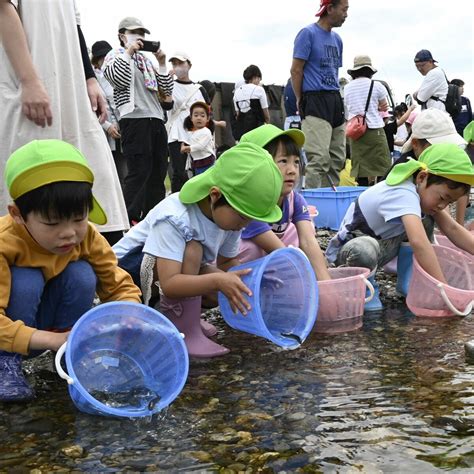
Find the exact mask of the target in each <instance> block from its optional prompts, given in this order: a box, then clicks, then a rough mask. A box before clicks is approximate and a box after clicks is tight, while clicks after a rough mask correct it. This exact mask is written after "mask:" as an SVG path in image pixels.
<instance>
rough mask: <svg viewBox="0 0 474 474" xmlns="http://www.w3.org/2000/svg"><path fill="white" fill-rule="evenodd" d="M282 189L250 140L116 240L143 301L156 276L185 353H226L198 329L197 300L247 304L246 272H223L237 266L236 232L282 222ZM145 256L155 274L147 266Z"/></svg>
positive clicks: (121, 262)
mask: <svg viewBox="0 0 474 474" xmlns="http://www.w3.org/2000/svg"><path fill="white" fill-rule="evenodd" d="M281 186H282V177H281V173H280V171H279V170H278V168H277V167H276V165H275V163H274V162H273V159H272V157H271V156H270V154H269V153H268V152H267V151H265V150H264V149H263V148H261V147H259V146H257V145H254V144H252V143H242V144H239V145H236V146H234V147H233V148H231V149H229V150H228V151H226V152H224V153H223V154H222V155H221V157H220V158H219V159H218V160H217V161H216V163H215V165H214V166H212V167H211V168H209V169H208V170H207V171H205V172H204V173H201V174H199V175H197V176H195V177H194V178H192V179H190V180H189V181H187V182H186V183H185V184H184V186H183V187H182V189H181V191H180V192H179V193H174V194H171V195H170V196H168V197H167V198H166V199H164V200H163V201H161V202H160V203H159V204H158V205H157V206H155V207H154V208H153V209H152V210H151V211H150V212H149V213H148V215H147V216H146V217H145V219H144V220H143V221H141V222H139V223H138V224H137V225H136V226H134V227H133V228H132V229H130V231H129V232H127V233H126V234H125V236H124V237H123V238H122V239H121V240H120V241H119V242H118V243H117V244H115V245H114V247H113V249H114V250H115V253H116V254H117V256H118V258H119V265H121V266H122V267H123V268H125V269H126V270H128V271H129V272H130V273H131V274H133V275H134V278H135V281H137V280H138V281H139V282H140V283H141V286H142V289H143V293H144V299H145V302H146V303H147V300H148V294H149V289H150V286H151V283H152V281H153V280H155V281H156V280H159V286H160V289H161V292H162V293H161V294H160V311H161V312H162V313H163V314H165V315H166V316H167V317H168V318H169V319H170V320H171V321H172V322H173V323H174V324H175V326H176V327H177V328H178V329H179V330H180V331H181V332H182V333H184V335H185V339H184V341H185V343H186V346H187V348H188V352H189V355H190V356H193V357H215V356H219V355H223V354H226V353H227V352H228V349H226V348H225V347H223V346H221V345H219V344H216V343H214V342H212V341H211V340H210V339H208V338H207V337H206V336H207V335H212V334H213V333H214V334H215V332H216V331H215V328H213V327H209V326H212V325H209V326H207V327H205V328H204V329H205V331H206V334H204V333H203V330H202V327H201V319H200V316H201V298H202V296H204V295H214V298H215V294H216V293H217V291H221V292H222V293H224V295H225V296H226V297H227V298H228V299H229V301H230V305H231V307H232V309H233V310H234V311H236V310H237V309H238V310H239V311H240V312H242V314H246V313H247V311H248V310H249V309H250V305H249V303H248V301H247V299H246V298H245V294H246V295H249V296H250V295H251V292H250V290H249V288H247V286H246V285H245V284H244V283H243V282H242V280H241V276H243V275H246V274H247V273H249V272H250V269H246V270H239V271H236V272H226V270H227V269H229V268H230V267H232V266H234V265H238V264H239V263H240V262H239V261H238V260H237V256H238V253H239V244H240V234H241V230H242V229H243V228H244V227H245V226H246V225H247V224H248V223H249V222H250V220H252V219H257V220H260V221H263V222H275V221H278V220H279V219H281V210H280V208H279V207H278V205H277V202H278V199H279V197H280V192H281ZM150 256H151V259H150ZM150 261H151V262H152V265H151V268H152V270H153V272H154V274H152V278H149V274H150V273H149V271H146V270H147V269H149V268H150V266H149V262H150ZM144 270H145V271H144ZM145 295H146V296H145Z"/></svg>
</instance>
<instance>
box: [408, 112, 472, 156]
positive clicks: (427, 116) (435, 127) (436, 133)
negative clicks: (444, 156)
mask: <svg viewBox="0 0 474 474" xmlns="http://www.w3.org/2000/svg"><path fill="white" fill-rule="evenodd" d="M412 113H413V112H412ZM407 121H408V120H407ZM413 138H424V139H425V140H428V142H430V143H431V144H432V145H434V144H435V143H454V144H455V145H458V146H463V145H466V142H465V141H464V140H463V138H462V137H461V135H459V134H458V132H457V131H456V127H455V126H454V123H453V120H452V118H451V117H450V115H449V114H447V113H446V112H444V111H442V110H439V109H426V110H422V111H421V112H420V113H419V114H418V115H417V116H416V118H415V120H414V121H413V124H412V127H411V135H410V138H409V139H408V140H407V141H406V142H405V143H404V145H403V147H402V153H406V152H408V151H410V150H412V149H413V145H412V139H413Z"/></svg>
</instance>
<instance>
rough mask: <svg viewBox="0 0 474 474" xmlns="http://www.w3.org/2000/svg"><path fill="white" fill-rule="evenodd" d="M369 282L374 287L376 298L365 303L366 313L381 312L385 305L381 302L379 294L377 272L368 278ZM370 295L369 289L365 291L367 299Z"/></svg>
mask: <svg viewBox="0 0 474 474" xmlns="http://www.w3.org/2000/svg"><path fill="white" fill-rule="evenodd" d="M367 280H369V281H370V283H372V286H373V287H374V297H373V298H372V299H371V300H370V301H368V302H367V303H365V305H364V313H365V312H367V313H370V312H372V311H381V310H382V309H383V304H382V302H381V301H380V294H379V284H378V283H377V282H376V281H375V270H374V271H373V272H372V273H371V274H370V275H369V276H368V278H367ZM369 295H370V291H369V289H368V288H367V289H366V290H365V297H366V298H367V297H368V296H369Z"/></svg>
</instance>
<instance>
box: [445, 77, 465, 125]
mask: <svg viewBox="0 0 474 474" xmlns="http://www.w3.org/2000/svg"><path fill="white" fill-rule="evenodd" d="M444 106H445V107H446V112H448V114H449V115H451V117H456V115H458V114H459V112H461V109H462V104H461V88H460V87H459V86H457V85H456V84H449V83H448V95H447V96H446V101H445V102H444Z"/></svg>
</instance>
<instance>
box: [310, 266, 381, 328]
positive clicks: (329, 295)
mask: <svg viewBox="0 0 474 474" xmlns="http://www.w3.org/2000/svg"><path fill="white" fill-rule="evenodd" d="M329 273H330V275H331V277H332V280H324V281H318V286H319V311H318V317H317V318H316V324H315V327H314V330H315V331H316V332H318V333H324V334H337V333H340V332H346V331H354V330H355V329H359V328H360V327H361V326H362V315H363V314H364V304H365V303H366V302H367V301H370V300H371V299H372V298H373V295H374V288H373V286H372V284H371V283H370V282H369V281H368V280H367V276H368V275H369V269H368V268H361V267H339V268H330V269H329ZM366 288H369V290H370V296H369V297H368V298H366V297H365V290H366Z"/></svg>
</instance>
